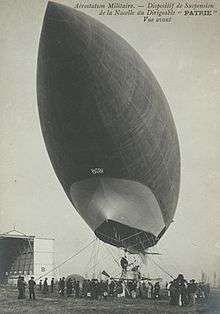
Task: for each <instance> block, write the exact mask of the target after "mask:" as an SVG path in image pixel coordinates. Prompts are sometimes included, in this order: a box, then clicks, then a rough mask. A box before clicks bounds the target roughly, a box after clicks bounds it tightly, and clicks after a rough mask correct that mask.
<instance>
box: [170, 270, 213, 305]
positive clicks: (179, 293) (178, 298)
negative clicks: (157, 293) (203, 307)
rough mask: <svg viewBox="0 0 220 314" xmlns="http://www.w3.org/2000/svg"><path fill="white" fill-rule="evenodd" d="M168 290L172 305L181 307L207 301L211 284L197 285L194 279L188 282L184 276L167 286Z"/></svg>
mask: <svg viewBox="0 0 220 314" xmlns="http://www.w3.org/2000/svg"><path fill="white" fill-rule="evenodd" d="M166 289H167V291H168V296H169V297H170V305H179V306H184V305H194V304H195V303H196V302H203V301H206V300H207V298H208V296H209V293H210V286H209V284H205V283H202V282H200V283H196V281H195V280H194V279H191V280H190V281H189V282H187V280H186V279H185V278H184V276H183V275H182V274H179V275H178V277H177V278H176V279H174V280H173V281H171V282H170V283H169V284H167V285H166Z"/></svg>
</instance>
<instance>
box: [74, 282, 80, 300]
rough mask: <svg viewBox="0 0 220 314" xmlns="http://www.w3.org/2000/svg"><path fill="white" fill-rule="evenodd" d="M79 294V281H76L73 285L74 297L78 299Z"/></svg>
mask: <svg viewBox="0 0 220 314" xmlns="http://www.w3.org/2000/svg"><path fill="white" fill-rule="evenodd" d="M79 292H80V288H79V281H77V282H76V284H75V296H76V298H79Z"/></svg>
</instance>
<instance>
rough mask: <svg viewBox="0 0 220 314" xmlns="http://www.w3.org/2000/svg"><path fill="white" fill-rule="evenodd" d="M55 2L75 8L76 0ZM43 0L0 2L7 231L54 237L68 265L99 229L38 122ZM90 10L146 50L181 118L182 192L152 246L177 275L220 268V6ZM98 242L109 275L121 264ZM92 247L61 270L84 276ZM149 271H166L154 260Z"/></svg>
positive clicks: (3, 223) (1, 227) (0, 130)
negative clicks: (172, 13) (168, 12)
mask: <svg viewBox="0 0 220 314" xmlns="http://www.w3.org/2000/svg"><path fill="white" fill-rule="evenodd" d="M57 2H60V3H63V4H67V5H69V6H72V7H73V6H74V4H73V1H71V0H66V1H61V0H60V1H57ZM75 2H76V1H75ZM85 2H86V1H85ZM87 2H88V1H87ZM91 2H92V1H91ZM104 2H107V1H104V0H103V1H102V2H101V3H104ZM146 2H147V1H141V0H140V1H139V3H140V4H142V3H145V4H146ZM97 3H100V1H97ZM216 3H217V1H216ZM46 5H47V1H44V0H37V1H36V0H1V1H0V106H1V116H0V140H1V142H0V143H1V146H0V147H1V149H0V154H1V156H0V160H1V163H0V185H1V187H0V232H1V233H3V232H6V231H8V230H10V229H13V225H15V226H16V229H18V230H19V231H22V232H24V233H26V234H34V235H36V236H44V237H53V238H55V243H56V245H55V249H56V262H57V263H61V262H62V261H63V260H65V259H66V258H68V257H69V256H70V255H71V254H72V253H74V252H77V250H79V249H80V248H81V247H82V246H83V245H84V244H85V243H89V241H91V239H93V237H94V235H93V233H92V231H91V230H90V229H89V227H88V226H87V225H86V223H85V222H84V221H83V220H82V218H81V217H80V216H79V215H78V214H77V212H76V211H75V210H74V208H73V206H72V205H71V203H70V202H69V200H68V199H67V197H66V195H65V193H64V191H63V190H62V187H61V185H60V183H59V181H58V179H57V178H56V176H55V173H54V171H53V169H52V166H51V164H50V161H49V157H48V155H47V151H46V149H45V146H44V142H43V138H42V134H41V130H40V124H39V116H38V110H37V97H36V65H37V51H38V43H39V36H40V31H41V27H42V20H43V16H44V12H45V9H46ZM219 8H220V6H219ZM84 12H85V13H87V14H89V15H91V16H94V17H95V18H97V19H99V20H100V21H102V22H103V23H104V24H106V25H107V26H109V27H110V28H111V29H112V30H114V31H115V32H117V33H118V34H120V35H121V36H122V37H123V38H124V39H126V40H127V41H128V42H129V43H130V44H131V45H132V46H133V47H134V48H135V49H136V50H137V51H138V52H139V54H140V55H141V56H142V57H143V58H144V60H145V61H146V63H147V64H148V65H149V67H150V68H151V70H152V71H153V73H154V74H155V76H156V77H157V79H158V81H159V83H160V85H161V87H162V89H163V91H164V92H165V95H166V97H167V99H168V101H169V104H170V107H171V111H172V113H173V116H174V120H175V123H176V127H177V131H178V136H179V141H180V149H181V162H182V166H181V189H180V197H179V202H178V206H177V211H176V215H175V218H174V223H173V224H172V225H171V226H170V228H169V230H168V231H167V233H166V234H165V236H164V237H163V238H162V240H161V241H160V244H159V245H157V248H155V250H156V251H159V252H160V253H162V255H161V256H160V257H157V258H154V259H155V261H156V262H157V263H160V265H162V266H163V267H164V268H165V269H167V270H169V272H170V273H172V274H174V275H176V274H177V273H179V272H182V273H184V274H185V275H186V277H188V278H189V277H191V276H193V277H196V278H198V277H199V276H200V272H201V269H203V270H204V271H207V272H209V273H210V274H211V275H212V273H213V271H217V272H219V276H220V201H219V200H220V198H219V188H220V162H219V160H220V145H219V135H220V102H219V100H220V91H219V87H220V79H219V77H220V75H219V74H220V73H219V53H220V38H219V37H220V36H219V29H220V19H219V14H218V15H216V16H215V17H194V18H192V17H191V18H186V17H181V16H178V17H176V18H174V20H173V22H172V23H164V24H161V23H151V24H150V23H144V22H143V21H142V18H140V17H136V16H135V17H134V16H130V17H110V16H109V17H100V16H98V14H97V12H96V11H95V10H84ZM99 245H100V249H99V254H100V258H99V261H100V266H99V267H100V269H102V268H107V269H106V270H108V271H109V272H110V273H111V271H112V272H113V268H117V265H115V264H114V261H111V256H110V255H109V251H108V250H109V249H110V248H109V246H107V245H106V246H103V245H102V244H101V243H100V244H99ZM97 250H98V249H97ZM111 250H112V252H113V254H115V255H116V256H118V255H120V254H121V253H120V252H119V251H118V250H114V249H112V248H111ZM91 252H92V250H91V249H88V250H87V251H85V252H84V253H82V254H81V255H80V256H79V257H77V258H76V259H74V260H72V261H71V262H69V263H67V264H66V265H65V266H64V267H62V268H61V270H60V271H61V274H64V275H65V274H67V273H68V272H74V273H77V272H79V273H82V274H84V272H85V271H86V268H87V264H88V262H89V258H90V255H91ZM93 252H94V246H93ZM101 260H104V261H106V263H107V264H108V265H106V266H103V262H101ZM97 267H98V266H97ZM145 272H150V274H152V275H157V274H158V275H161V271H160V270H159V269H157V268H155V267H154V266H153V264H152V262H150V261H149V263H148V267H146V268H145Z"/></svg>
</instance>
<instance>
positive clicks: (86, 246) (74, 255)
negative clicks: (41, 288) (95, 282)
mask: <svg viewBox="0 0 220 314" xmlns="http://www.w3.org/2000/svg"><path fill="white" fill-rule="evenodd" d="M95 240H96V238H95V239H93V240H92V241H90V242H89V243H88V244H87V245H85V246H84V247H82V248H81V249H80V250H79V251H77V252H76V253H74V254H73V255H71V256H70V257H69V258H67V259H66V260H65V261H63V262H62V263H61V264H59V265H57V266H56V267H54V268H53V269H51V270H50V271H48V272H46V273H45V274H44V275H42V276H39V277H38V278H36V279H37V280H38V279H40V278H42V277H45V276H47V275H48V274H50V273H51V272H53V271H55V270H56V269H58V268H60V267H61V266H63V265H64V264H66V263H67V262H68V261H70V260H71V259H73V258H74V257H76V256H78V255H79V254H80V253H82V252H83V251H85V250H86V249H87V248H88V247H89V246H90V245H92V243H94V242H95Z"/></svg>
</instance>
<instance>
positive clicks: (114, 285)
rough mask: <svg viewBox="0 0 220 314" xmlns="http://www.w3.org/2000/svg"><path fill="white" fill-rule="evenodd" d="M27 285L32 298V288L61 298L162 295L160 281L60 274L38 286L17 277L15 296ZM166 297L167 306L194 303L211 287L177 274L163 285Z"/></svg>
mask: <svg viewBox="0 0 220 314" xmlns="http://www.w3.org/2000/svg"><path fill="white" fill-rule="evenodd" d="M26 286H27V287H28V290H29V298H30V299H33V300H34V299H35V288H36V286H37V288H38V290H39V291H40V292H41V293H42V294H44V295H49V294H53V293H54V292H55V293H58V294H59V295H60V296H61V297H64V296H67V297H70V296H72V297H74V298H87V299H94V300H102V299H107V298H108V297H117V298H123V297H127V298H141V299H154V300H159V299H161V296H162V297H164V294H163V295H162V294H161V287H160V283H159V282H155V283H154V284H153V283H152V282H151V281H148V280H131V279H116V280H114V279H110V278H108V280H98V279H91V280H90V279H84V280H83V281H81V282H80V281H78V280H76V279H74V278H73V279H72V278H71V277H68V278H65V277H62V278H60V279H59V280H58V281H55V279H54V278H52V279H51V280H50V282H49V283H48V278H45V279H44V280H40V281H39V283H38V285H36V282H35V281H34V277H31V279H30V280H29V281H28V283H25V281H24V277H21V276H19V278H18V281H17V288H18V298H19V299H22V298H25V288H26ZM166 291H167V296H168V297H169V299H170V301H169V303H170V305H178V306H184V305H194V304H195V303H196V302H198V301H201V300H206V299H207V298H208V295H209V292H210V288H209V285H208V284H203V283H196V282H195V280H193V279H192V280H190V281H189V282H187V281H186V280H185V279H184V277H183V275H182V274H180V275H178V277H177V278H176V279H174V280H173V281H171V282H170V283H167V284H166Z"/></svg>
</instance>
